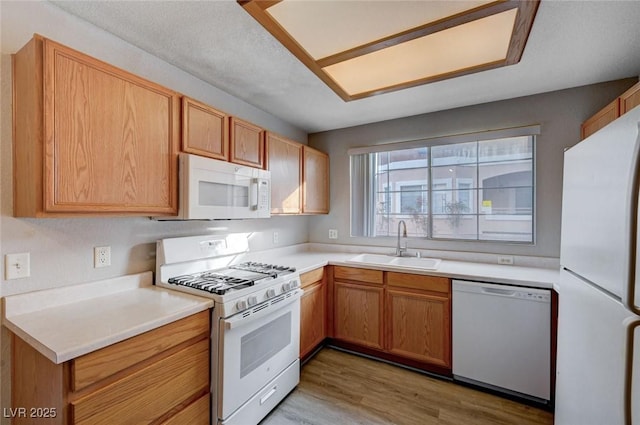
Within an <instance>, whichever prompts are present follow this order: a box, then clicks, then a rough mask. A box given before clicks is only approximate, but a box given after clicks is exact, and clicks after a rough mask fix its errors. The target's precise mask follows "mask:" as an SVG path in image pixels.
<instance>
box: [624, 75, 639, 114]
mask: <svg viewBox="0 0 640 425" xmlns="http://www.w3.org/2000/svg"><path fill="white" fill-rule="evenodd" d="M638 105H640V83H638V84H635V85H634V86H633V87H631V88H630V89H629V90H627V91H626V92H624V93H622V95H621V96H620V114H626V113H627V112H629V111H630V110H632V109H633V108H635V107H636V106H638Z"/></svg>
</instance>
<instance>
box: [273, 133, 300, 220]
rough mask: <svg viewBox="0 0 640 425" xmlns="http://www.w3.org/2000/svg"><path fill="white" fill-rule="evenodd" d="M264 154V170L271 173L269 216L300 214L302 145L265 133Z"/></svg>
mask: <svg viewBox="0 0 640 425" xmlns="http://www.w3.org/2000/svg"><path fill="white" fill-rule="evenodd" d="M266 152H267V160H266V168H267V170H269V171H270V172H271V214H300V213H301V212H302V145H301V144H299V143H296V142H293V141H290V140H287V139H284V138H282V137H278V136H276V135H275V134H273V133H267V136H266Z"/></svg>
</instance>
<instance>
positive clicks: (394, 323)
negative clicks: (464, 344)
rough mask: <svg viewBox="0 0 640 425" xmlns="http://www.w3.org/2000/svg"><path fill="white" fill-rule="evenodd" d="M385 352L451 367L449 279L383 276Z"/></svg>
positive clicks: (391, 274) (403, 274)
mask: <svg viewBox="0 0 640 425" xmlns="http://www.w3.org/2000/svg"><path fill="white" fill-rule="evenodd" d="M387 280H388V285H392V284H393V285H398V286H388V287H387V295H386V303H387V321H386V323H387V326H388V327H387V350H388V351H389V352H390V353H393V354H397V355H399V356H403V357H407V358H411V359H414V360H417V361H420V362H425V363H432V364H435V365H438V366H442V367H445V368H451V292H450V290H449V287H450V286H449V279H447V278H443V277H432V276H419V275H411V274H405V273H391V272H389V273H387Z"/></svg>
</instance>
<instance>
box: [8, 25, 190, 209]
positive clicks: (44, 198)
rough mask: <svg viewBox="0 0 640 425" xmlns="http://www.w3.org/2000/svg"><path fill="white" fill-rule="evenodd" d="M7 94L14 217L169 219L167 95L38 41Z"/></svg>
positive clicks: (176, 130)
mask: <svg viewBox="0 0 640 425" xmlns="http://www.w3.org/2000/svg"><path fill="white" fill-rule="evenodd" d="M13 90H14V93H13V94H14V97H13V99H14V104H13V119H14V123H13V128H14V144H13V148H14V165H13V171H14V214H15V215H16V216H20V217H50V216H73V215H78V214H85V215H104V214H110V215H175V214H176V213H177V210H178V205H177V199H178V197H177V178H178V173H177V152H178V145H179V140H180V139H179V138H180V116H179V113H180V98H179V96H178V94H177V93H175V92H173V91H171V90H169V89H167V88H165V87H162V86H160V85H157V84H154V83H152V82H149V81H147V80H144V79H142V78H140V77H137V76H135V75H133V74H130V73H128V72H125V71H123V70H121V69H118V68H115V67H113V66H111V65H108V64H106V63H104V62H101V61H99V60H96V59H94V58H92V57H89V56H87V55H84V54H82V53H79V52H77V51H75V50H72V49H70V48H68V47H65V46H63V45H61V44H58V43H56V42H53V41H51V40H47V39H44V38H42V37H39V36H35V37H34V38H33V39H32V40H31V41H30V42H29V43H28V44H27V45H25V46H24V47H23V48H22V49H21V50H20V51H19V52H18V53H16V54H15V55H14V57H13Z"/></svg>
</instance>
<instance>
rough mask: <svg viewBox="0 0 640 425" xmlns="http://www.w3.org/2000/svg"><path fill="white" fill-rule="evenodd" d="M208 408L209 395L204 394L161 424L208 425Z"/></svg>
mask: <svg viewBox="0 0 640 425" xmlns="http://www.w3.org/2000/svg"><path fill="white" fill-rule="evenodd" d="M210 410H211V405H210V395H209V394H205V395H203V396H202V397H200V398H199V399H197V400H196V401H194V402H193V403H191V404H190V405H188V406H187V407H185V408H184V409H183V410H181V411H180V412H179V413H178V414H176V415H174V416H172V417H170V418H169V419H167V420H166V421H164V422H162V424H161V425H185V424H189V425H209V422H210V419H209V418H210V416H211V413H210Z"/></svg>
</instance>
